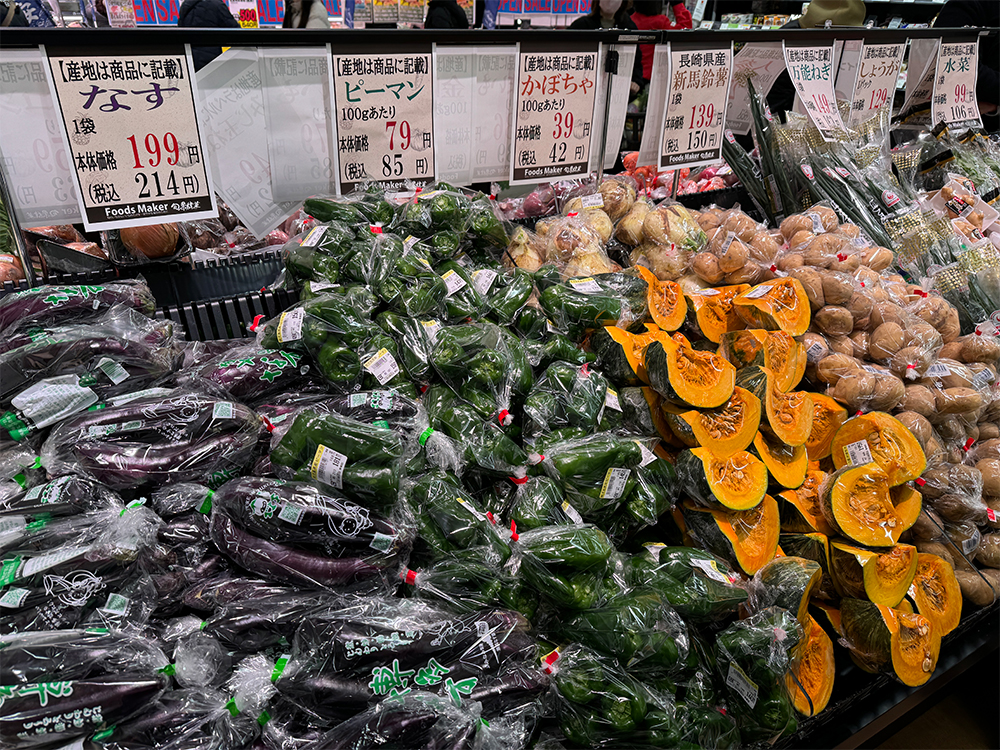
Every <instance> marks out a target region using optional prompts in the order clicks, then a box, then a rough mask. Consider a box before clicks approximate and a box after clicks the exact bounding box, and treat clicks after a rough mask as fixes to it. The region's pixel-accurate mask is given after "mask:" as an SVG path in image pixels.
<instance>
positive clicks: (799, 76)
mask: <svg viewBox="0 0 1000 750" xmlns="http://www.w3.org/2000/svg"><path fill="white" fill-rule="evenodd" d="M782 45H783V47H784V52H785V67H786V68H788V75H789V76H790V77H791V79H792V84H793V85H794V86H795V90H796V91H797V92H798V95H799V98H800V99H801V100H802V104H803V106H804V107H805V110H806V114H808V115H809V119H810V120H812V121H813V124H814V125H815V126H816V128H817V129H818V130H819V133H820V135H821V136H823V140H824V141H835V140H838V139H839V136H841V135H842V134H843V133H844V121H843V120H841V119H840V111H839V110H838V109H837V95H836V94H835V93H834V92H833V83H834V73H835V68H834V65H833V47H832V46H830V47H812V46H798V45H791V44H787V43H785V42H782Z"/></svg>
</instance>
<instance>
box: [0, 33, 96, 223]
mask: <svg viewBox="0 0 1000 750" xmlns="http://www.w3.org/2000/svg"><path fill="white" fill-rule="evenodd" d="M0 120H2V121H3V122H5V123H10V122H16V123H17V124H18V127H16V128H11V127H7V128H4V129H3V138H0V154H2V156H3V170H4V174H5V175H6V177H7V182H8V185H9V187H10V192H11V196H12V197H13V201H14V213H15V214H16V216H17V219H18V221H19V222H20V224H21V226H23V227H36V226H39V225H42V224H74V223H76V222H78V221H81V216H80V205H79V202H78V200H77V197H76V180H75V178H74V177H73V173H72V171H71V170H70V161H69V157H68V153H69V152H68V150H67V148H66V144H65V142H64V141H63V137H62V126H61V125H60V124H59V113H58V112H56V109H55V107H54V106H53V102H52V95H51V94H50V93H49V87H48V84H47V83H46V80H45V61H44V60H43V59H42V53H41V52H39V51H38V50H34V49H33V50H4V56H3V61H2V62H0Z"/></svg>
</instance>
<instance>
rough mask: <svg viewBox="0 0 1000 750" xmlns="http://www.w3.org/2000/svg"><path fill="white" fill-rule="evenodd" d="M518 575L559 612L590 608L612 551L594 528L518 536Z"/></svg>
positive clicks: (545, 530) (583, 526) (557, 529)
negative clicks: (560, 610)
mask: <svg viewBox="0 0 1000 750" xmlns="http://www.w3.org/2000/svg"><path fill="white" fill-rule="evenodd" d="M516 549H517V550H518V551H520V553H521V560H520V574H521V576H522V577H523V580H524V581H525V583H527V584H529V585H530V586H531V587H532V588H534V589H535V590H536V591H537V592H538V594H539V596H541V597H542V598H543V599H544V600H546V601H547V602H549V603H550V604H552V605H553V606H555V607H557V608H560V609H573V610H582V609H589V608H590V607H593V606H594V605H595V604H596V603H597V601H598V599H599V597H600V593H601V592H600V586H601V580H602V578H603V577H604V573H605V571H606V569H607V566H608V559H609V558H610V557H611V554H612V552H613V548H612V546H611V543H610V542H609V541H608V537H607V535H605V533H604V532H603V531H601V530H600V529H598V528H597V527H596V526H591V525H588V524H579V525H578V524H573V525H565V526H563V525H560V526H543V527H542V528H538V529H533V530H531V531H526V532H524V533H523V534H520V535H519V538H518V541H517V547H516Z"/></svg>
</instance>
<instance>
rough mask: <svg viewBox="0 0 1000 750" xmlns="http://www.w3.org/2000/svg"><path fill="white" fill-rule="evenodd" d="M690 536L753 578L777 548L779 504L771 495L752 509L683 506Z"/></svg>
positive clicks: (686, 504)
mask: <svg viewBox="0 0 1000 750" xmlns="http://www.w3.org/2000/svg"><path fill="white" fill-rule="evenodd" d="M681 509H682V510H681V512H682V514H683V523H684V525H685V527H686V529H687V531H688V533H689V534H690V535H691V536H692V537H694V538H695V539H697V540H698V541H700V542H701V544H702V546H704V547H705V548H706V549H707V550H708V551H709V552H711V553H712V554H714V555H718V556H719V557H722V558H723V559H725V560H727V561H728V562H729V563H730V564H732V565H736V566H739V567H740V568H741V569H742V570H743V571H744V572H745V573H746V574H747V575H753V574H754V573H756V572H757V571H758V570H760V569H761V568H762V567H763V566H764V565H765V564H766V563H768V562H769V561H771V560H772V559H774V555H775V552H777V549H778V533H779V529H778V505H777V503H776V502H775V501H774V498H773V497H771V496H770V495H764V499H763V500H761V501H760V503H758V504H757V506H756V507H754V508H751V509H750V510H742V511H729V512H724V511H720V510H704V509H701V508H696V507H694V506H693V505H691V504H690V503H685V504H683V505H682V506H681Z"/></svg>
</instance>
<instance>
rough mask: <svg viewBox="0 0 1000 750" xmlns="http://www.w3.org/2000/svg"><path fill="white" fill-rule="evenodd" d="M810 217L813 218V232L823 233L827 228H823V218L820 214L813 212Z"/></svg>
mask: <svg viewBox="0 0 1000 750" xmlns="http://www.w3.org/2000/svg"><path fill="white" fill-rule="evenodd" d="M809 218H810V219H812V223H813V234H822V233H823V232H825V231H826V230H825V229H823V220H822V219H821V218H820V216H819V214H816V213H811V214H809Z"/></svg>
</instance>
